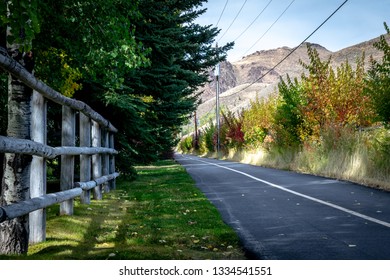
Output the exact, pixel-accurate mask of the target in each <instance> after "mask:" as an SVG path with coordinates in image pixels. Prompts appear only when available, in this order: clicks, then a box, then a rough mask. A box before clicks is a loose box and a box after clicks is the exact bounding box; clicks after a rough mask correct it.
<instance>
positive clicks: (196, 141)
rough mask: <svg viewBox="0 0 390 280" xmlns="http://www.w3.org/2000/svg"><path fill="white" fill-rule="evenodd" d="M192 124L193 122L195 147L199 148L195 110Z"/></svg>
mask: <svg viewBox="0 0 390 280" xmlns="http://www.w3.org/2000/svg"><path fill="white" fill-rule="evenodd" d="M194 124H195V149H196V150H198V149H199V135H198V118H197V117H196V111H195V115H194Z"/></svg>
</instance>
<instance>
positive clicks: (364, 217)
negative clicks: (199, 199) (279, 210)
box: [194, 159, 390, 228]
mask: <svg viewBox="0 0 390 280" xmlns="http://www.w3.org/2000/svg"><path fill="white" fill-rule="evenodd" d="M194 160H196V161H200V162H203V163H206V164H209V165H214V166H217V167H219V168H224V169H227V170H230V171H232V172H236V173H238V174H241V175H244V176H246V177H248V178H251V179H253V180H255V181H258V182H261V183H264V184H267V185H268V186H271V187H274V188H277V189H279V190H282V191H285V192H288V193H291V194H294V195H296V196H300V197H303V198H306V199H309V200H311V201H314V202H317V203H320V204H323V205H326V206H329V207H332V208H334V209H338V210H340V211H343V212H345V213H348V214H351V215H353V216H356V217H359V218H362V219H365V220H367V221H370V222H373V223H377V224H380V225H382V226H385V227H388V228H390V223H388V222H385V221H382V220H378V219H376V218H373V217H370V216H367V215H364V214H361V213H358V212H356V211H353V210H350V209H347V208H344V207H341V206H339V205H336V204H333V203H330V202H326V201H323V200H321V199H318V198H315V197H311V196H308V195H305V194H302V193H299V192H296V191H293V190H289V189H287V188H285V187H282V186H280V185H277V184H274V183H271V182H268V181H265V180H262V179H259V178H257V177H254V176H252V175H249V174H247V173H245V172H241V171H238V170H235V169H233V168H230V167H226V166H223V165H219V164H216V163H210V162H207V161H203V160H200V159H194Z"/></svg>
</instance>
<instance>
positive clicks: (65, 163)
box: [60, 106, 76, 215]
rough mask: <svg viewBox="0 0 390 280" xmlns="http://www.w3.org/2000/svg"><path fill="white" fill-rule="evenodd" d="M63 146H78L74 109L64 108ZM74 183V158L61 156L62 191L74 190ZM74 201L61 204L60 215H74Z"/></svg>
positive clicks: (70, 200)
mask: <svg viewBox="0 0 390 280" xmlns="http://www.w3.org/2000/svg"><path fill="white" fill-rule="evenodd" d="M61 139H62V140H61V145H62V146H74V145H75V144H76V114H75V111H74V110H73V109H72V108H69V107H67V106H62V133H61ZM73 183H74V156H70V155H62V156H61V176H60V189H61V191H65V190H69V189H72V188H73ZM73 207H74V201H73V199H69V200H67V201H64V202H62V203H61V204H60V215H73Z"/></svg>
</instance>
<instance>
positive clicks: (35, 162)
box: [29, 91, 47, 243]
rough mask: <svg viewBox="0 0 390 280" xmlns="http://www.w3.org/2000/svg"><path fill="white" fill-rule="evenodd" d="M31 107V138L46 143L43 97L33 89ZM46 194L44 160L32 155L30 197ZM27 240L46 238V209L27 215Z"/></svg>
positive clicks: (41, 240)
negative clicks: (28, 228) (28, 229)
mask: <svg viewBox="0 0 390 280" xmlns="http://www.w3.org/2000/svg"><path fill="white" fill-rule="evenodd" d="M31 103H32V108H31V140H33V141H36V142H38V143H42V144H46V115H47V106H46V101H45V98H44V97H43V96H42V95H41V94H39V93H38V92H36V91H33V96H32V101H31ZM45 194H46V160H45V159H44V158H42V157H38V156H33V159H32V162H31V171H30V198H34V197H40V196H42V195H45ZM29 226H30V234H29V236H30V237H29V242H30V243H39V242H43V241H45V240H46V209H39V210H36V211H34V212H31V213H30V216H29Z"/></svg>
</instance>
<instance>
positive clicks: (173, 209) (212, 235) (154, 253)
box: [2, 161, 245, 260]
mask: <svg viewBox="0 0 390 280" xmlns="http://www.w3.org/2000/svg"><path fill="white" fill-rule="evenodd" d="M137 170H138V173H139V176H138V179H137V180H136V181H133V182H129V181H124V180H118V182H117V190H115V191H112V192H110V193H106V194H104V199H103V200H101V201H92V203H91V204H90V205H83V204H80V203H79V201H76V202H75V213H74V215H73V216H58V215H57V213H58V206H54V207H51V208H49V209H48V210H47V216H48V219H47V241H46V242H42V243H40V244H35V245H30V247H29V252H28V254H27V256H22V257H20V256H19V257H11V258H23V259H54V260H55V259H245V255H244V253H243V251H242V249H241V247H240V244H239V240H238V237H237V235H236V234H235V232H234V231H233V230H232V229H231V228H230V227H228V226H227V225H226V224H224V223H223V221H222V220H221V217H220V215H219V213H218V212H217V210H216V209H215V207H214V206H213V205H212V204H211V203H210V202H209V201H208V200H207V199H206V197H205V196H204V195H203V194H202V193H201V192H200V191H199V190H198V189H197V188H196V187H195V186H194V182H193V181H192V179H191V178H190V177H189V175H188V174H187V173H186V172H185V170H184V169H183V168H182V167H181V166H179V165H178V164H176V163H175V162H173V161H163V162H159V163H158V164H156V165H151V166H139V167H137ZM2 258H9V257H4V256H3V257H2Z"/></svg>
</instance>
